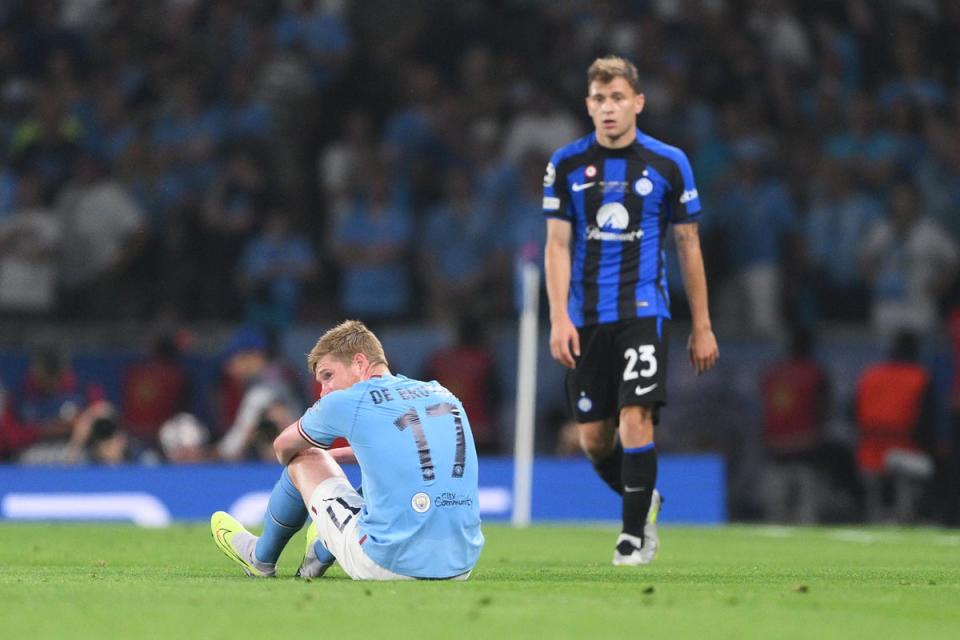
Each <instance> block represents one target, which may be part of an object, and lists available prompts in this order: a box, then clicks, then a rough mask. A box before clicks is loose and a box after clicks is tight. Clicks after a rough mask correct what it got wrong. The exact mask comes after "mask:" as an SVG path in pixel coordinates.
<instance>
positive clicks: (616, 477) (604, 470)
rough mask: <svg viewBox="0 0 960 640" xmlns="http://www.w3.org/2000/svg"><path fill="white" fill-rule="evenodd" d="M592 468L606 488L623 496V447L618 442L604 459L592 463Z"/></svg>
mask: <svg viewBox="0 0 960 640" xmlns="http://www.w3.org/2000/svg"><path fill="white" fill-rule="evenodd" d="M593 468H594V469H595V470H596V472H597V475H598V476H600V479H601V480H603V481H604V482H606V483H607V486H608V487H610V488H611V489H613V490H614V491H616V492H617V494H619V495H623V471H622V469H623V445H622V444H620V441H619V440H617V446H616V447H614V448H613V451H611V452H610V454H609V455H607V457H606V458H604V459H603V460H599V461H597V462H594V463H593Z"/></svg>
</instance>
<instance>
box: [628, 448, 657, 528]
mask: <svg viewBox="0 0 960 640" xmlns="http://www.w3.org/2000/svg"><path fill="white" fill-rule="evenodd" d="M656 484H657V450H656V449H655V448H654V446H653V444H652V443H651V444H649V445H647V446H645V447H636V448H632V449H625V450H624V452H623V532H624V533H629V534H630V535H633V536H637V537H638V538H643V525H644V524H646V522H647V511H649V510H650V500H651V499H652V498H653V489H654V487H655V486H656Z"/></svg>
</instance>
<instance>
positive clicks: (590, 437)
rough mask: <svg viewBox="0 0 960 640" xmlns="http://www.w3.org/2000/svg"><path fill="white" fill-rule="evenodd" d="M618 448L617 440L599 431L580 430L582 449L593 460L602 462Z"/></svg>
mask: <svg viewBox="0 0 960 640" xmlns="http://www.w3.org/2000/svg"><path fill="white" fill-rule="evenodd" d="M615 446H616V440H614V439H613V438H611V437H610V436H609V435H608V434H607V433H605V432H602V431H599V430H592V431H588V430H583V429H581V430H580V448H581V449H583V452H584V453H585V454H586V455H587V457H588V458H590V459H591V460H602V459H603V458H605V457H606V456H607V455H608V454H609V453H610V452H611V451H613V448H614V447H615Z"/></svg>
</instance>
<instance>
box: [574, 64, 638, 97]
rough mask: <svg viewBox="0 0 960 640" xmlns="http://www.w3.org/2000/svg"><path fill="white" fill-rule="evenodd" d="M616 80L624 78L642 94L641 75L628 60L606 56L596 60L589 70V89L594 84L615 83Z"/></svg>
mask: <svg viewBox="0 0 960 640" xmlns="http://www.w3.org/2000/svg"><path fill="white" fill-rule="evenodd" d="M614 78H623V79H624V80H626V81H627V84H629V85H630V87H631V88H632V89H633V90H634V91H636V92H637V93H640V74H639V73H638V72H637V67H636V66H635V65H634V64H633V63H632V62H630V61H629V60H627V59H626V58H621V57H620V56H604V57H602V58H597V59H596V60H594V61H593V64H591V65H590V68H589V69H587V86H588V87H589V86H590V85H591V84H592V83H593V82H600V83H601V84H607V83H608V82H613V79H614Z"/></svg>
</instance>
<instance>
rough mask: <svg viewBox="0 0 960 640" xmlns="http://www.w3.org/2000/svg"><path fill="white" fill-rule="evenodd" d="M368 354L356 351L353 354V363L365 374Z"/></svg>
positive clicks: (359, 372)
mask: <svg viewBox="0 0 960 640" xmlns="http://www.w3.org/2000/svg"><path fill="white" fill-rule="evenodd" d="M368 364H369V363H368V362H367V356H365V355H363V354H362V353H356V354H354V355H353V365H354V366H355V367H356V368H357V373H358V374H363V373H364V371H366V369H367V365H368Z"/></svg>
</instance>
